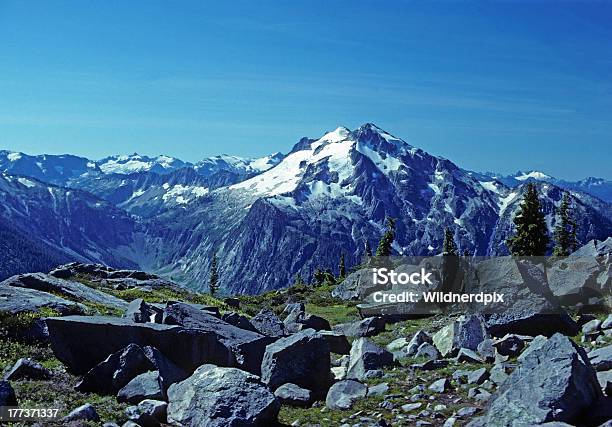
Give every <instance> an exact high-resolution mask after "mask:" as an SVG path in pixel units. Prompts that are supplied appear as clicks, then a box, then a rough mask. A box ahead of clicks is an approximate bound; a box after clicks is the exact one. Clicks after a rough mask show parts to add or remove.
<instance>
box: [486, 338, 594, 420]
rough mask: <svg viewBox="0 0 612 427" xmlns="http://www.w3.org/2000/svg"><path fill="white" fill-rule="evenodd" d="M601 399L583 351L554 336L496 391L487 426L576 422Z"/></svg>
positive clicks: (525, 360) (529, 356) (488, 413)
mask: <svg viewBox="0 0 612 427" xmlns="http://www.w3.org/2000/svg"><path fill="white" fill-rule="evenodd" d="M601 397H602V392H601V390H600V388H599V383H598V381H597V376H596V374H595V370H594V369H593V367H592V366H591V364H590V363H589V361H588V358H587V356H586V354H585V352H584V350H583V349H582V348H580V347H579V346H577V345H576V344H574V343H573V342H572V341H571V340H570V339H569V338H567V337H565V336H563V335H561V334H555V335H553V336H552V337H551V338H549V339H548V340H546V341H545V342H543V343H541V345H538V346H535V347H534V348H532V349H531V350H530V351H529V353H527V354H526V355H525V357H524V358H522V360H521V363H520V364H519V366H518V367H517V368H516V369H515V370H514V372H512V374H511V375H510V376H509V377H508V379H507V380H506V381H505V382H504V383H503V384H502V385H501V386H500V388H499V390H498V392H497V393H496V394H495V395H494V397H493V400H492V403H491V405H490V407H489V410H488V412H487V415H486V423H485V424H486V425H488V426H510V425H513V426H514V425H516V426H518V425H536V424H541V423H545V422H552V421H556V422H567V423H570V424H575V422H577V421H580V417H581V413H582V412H583V411H585V410H586V409H587V408H589V406H591V405H592V404H593V403H594V402H596V401H597V400H598V399H600V398H601Z"/></svg>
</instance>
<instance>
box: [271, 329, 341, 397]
mask: <svg viewBox="0 0 612 427" xmlns="http://www.w3.org/2000/svg"><path fill="white" fill-rule="evenodd" d="M261 380H262V381H263V382H264V383H265V384H267V385H268V386H269V387H270V388H272V390H276V389H277V388H278V387H280V386H281V385H283V384H286V383H293V384H296V385H298V386H300V387H303V388H306V389H308V390H312V391H313V392H314V393H315V394H317V393H320V392H324V391H327V389H328V387H329V382H330V351H329V346H328V344H327V341H326V340H325V339H324V338H323V336H322V335H321V334H320V333H318V332H316V331H314V330H312V329H306V330H304V331H301V332H298V333H297V334H294V335H291V336H289V337H287V338H281V339H279V340H278V341H276V342H274V343H272V344H270V345H268V347H267V348H266V352H265V354H264V357H263V362H262V365H261Z"/></svg>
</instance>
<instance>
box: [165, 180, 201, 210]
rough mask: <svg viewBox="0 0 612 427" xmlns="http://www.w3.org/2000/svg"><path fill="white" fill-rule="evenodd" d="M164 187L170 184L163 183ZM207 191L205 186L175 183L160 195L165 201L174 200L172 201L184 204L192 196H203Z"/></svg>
mask: <svg viewBox="0 0 612 427" xmlns="http://www.w3.org/2000/svg"><path fill="white" fill-rule="evenodd" d="M164 188H165V189H168V188H170V186H168V187H166V184H164ZM208 191H209V190H208V188H205V187H189V186H185V185H181V184H177V185H175V186H174V187H172V188H170V189H169V190H168V191H167V192H166V194H164V195H163V196H162V199H163V200H164V202H165V203H168V202H170V201H172V200H174V202H176V203H178V204H179V205H184V204H187V203H188V202H189V201H191V200H192V199H194V198H198V197H202V196H205V195H206V194H208Z"/></svg>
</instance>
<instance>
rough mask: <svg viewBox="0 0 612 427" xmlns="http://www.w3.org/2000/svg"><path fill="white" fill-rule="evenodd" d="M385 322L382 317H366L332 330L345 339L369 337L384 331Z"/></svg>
mask: <svg viewBox="0 0 612 427" xmlns="http://www.w3.org/2000/svg"><path fill="white" fill-rule="evenodd" d="M386 324H387V322H386V321H385V319H384V318H382V317H368V318H367V319H363V320H360V321H356V322H349V323H342V324H340V325H336V326H334V328H333V330H334V331H337V332H339V333H341V334H344V335H346V336H347V337H371V336H374V335H378V334H380V333H381V332H384V331H385V326H386Z"/></svg>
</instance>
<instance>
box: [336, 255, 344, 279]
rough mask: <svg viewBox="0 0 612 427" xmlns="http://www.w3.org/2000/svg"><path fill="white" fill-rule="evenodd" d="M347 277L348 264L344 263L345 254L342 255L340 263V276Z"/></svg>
mask: <svg viewBox="0 0 612 427" xmlns="http://www.w3.org/2000/svg"><path fill="white" fill-rule="evenodd" d="M345 277H346V265H345V264H344V254H341V255H340V265H338V278H339V279H344V278H345Z"/></svg>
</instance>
